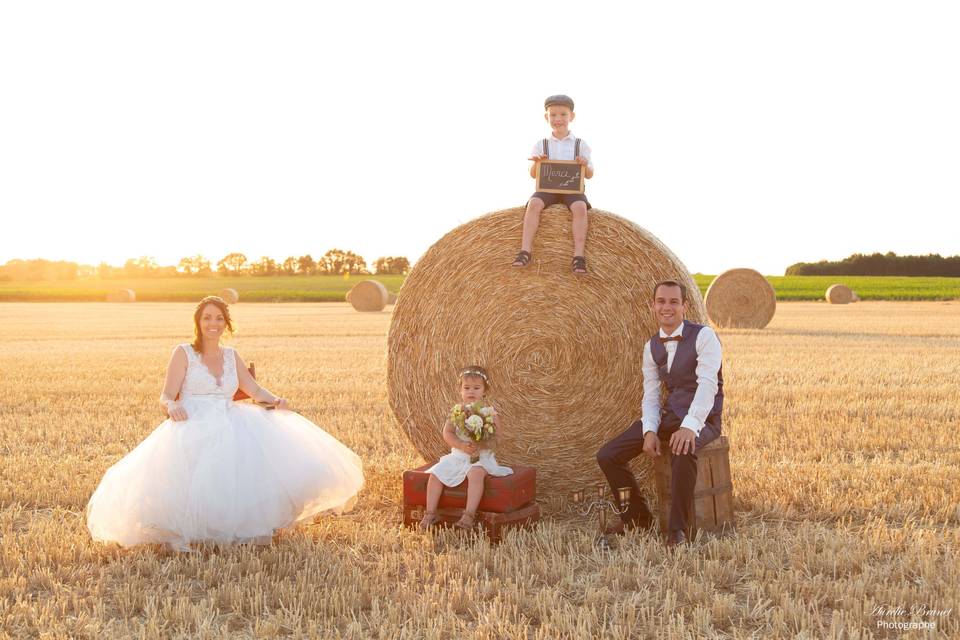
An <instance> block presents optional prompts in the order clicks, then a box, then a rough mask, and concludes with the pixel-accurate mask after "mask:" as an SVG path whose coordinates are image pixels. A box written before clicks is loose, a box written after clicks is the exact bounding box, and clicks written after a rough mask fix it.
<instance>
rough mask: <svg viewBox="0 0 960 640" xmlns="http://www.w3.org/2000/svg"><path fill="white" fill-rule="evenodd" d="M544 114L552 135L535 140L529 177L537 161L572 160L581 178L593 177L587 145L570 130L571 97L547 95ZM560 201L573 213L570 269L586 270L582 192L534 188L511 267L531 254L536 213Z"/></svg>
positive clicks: (537, 219) (527, 261) (586, 206)
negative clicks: (581, 171)
mask: <svg viewBox="0 0 960 640" xmlns="http://www.w3.org/2000/svg"><path fill="white" fill-rule="evenodd" d="M543 107H544V110H545V111H546V113H544V114H543V118H544V120H546V121H547V122H548V123H549V124H550V129H551V130H552V131H553V135H551V136H550V138H545V139H543V140H538V141H537V143H536V144H535V145H534V146H533V151H532V152H531V155H530V158H529V159H530V160H532V163H531V164H530V177H532V178H534V179H535V178H536V177H537V173H536V172H537V160H545V159H547V158H549V159H552V160H576V161H577V163H578V164H580V165H581V166H582V167H583V172H584V174H583V175H584V177H585V178H592V177H593V163H592V162H591V161H590V147H589V146H588V145H587V143H586V142H584V141H583V140H580V139H579V138H575V137H574V136H573V134H572V133H571V132H570V123H571V122H573V119H574V118H575V117H576V114H575V113H574V112H573V100H572V99H571V98H570V97H569V96H565V95H556V96H550V97H549V98H547V99H546V100H545V101H544V103H543ZM560 202H562V203H563V204H565V205H567V207H568V208H569V209H570V213H571V214H572V215H573V265H572V267H573V272H574V273H576V274H578V275H582V274H585V273H586V272H587V259H586V258H585V257H584V255H583V254H584V246H585V245H586V243H587V210H588V209H590V203H589V202H588V201H587V197H586V196H585V195H584V194H582V193H571V194H563V193H545V192H542V191H537V192H536V193H534V194H533V195H532V196H531V197H530V200H528V201H527V211H526V213H524V214H523V239H522V240H521V243H520V252H519V253H518V254H517V257H516V258H514V260H513V266H514V267H525V266H527V265H528V264H530V259H531V258H532V257H533V256H532V254H531V253H530V252H531V251H532V250H533V237H534V236H535V235H536V234H537V227H538V226H539V225H540V212H541V211H543V210H544V208H546V207H549V206H550V205H552V204H557V203H560Z"/></svg>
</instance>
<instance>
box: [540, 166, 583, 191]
mask: <svg viewBox="0 0 960 640" xmlns="http://www.w3.org/2000/svg"><path fill="white" fill-rule="evenodd" d="M583 167H584V165H581V164H579V163H578V162H577V161H576V160H537V191H543V192H544V193H583V178H584V176H583Z"/></svg>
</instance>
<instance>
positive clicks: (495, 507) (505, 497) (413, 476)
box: [403, 464, 537, 513]
mask: <svg viewBox="0 0 960 640" xmlns="http://www.w3.org/2000/svg"><path fill="white" fill-rule="evenodd" d="M431 466H433V465H432V464H425V465H423V466H422V467H418V468H416V469H410V470H408V471H404V472H403V504H404V506H408V505H409V506H421V507H422V506H424V505H426V504H427V480H428V479H429V478H430V474H429V473H427V472H426V469H429V468H430V467H431ZM536 497H537V470H536V469H534V468H533V467H524V466H521V465H514V466H513V474H512V475H509V476H501V477H494V476H487V477H486V478H485V479H484V483H483V495H482V496H481V497H480V506H479V507H478V508H477V510H478V511H491V512H494V513H507V512H510V511H516V510H517V509H519V508H520V507H522V506H524V505H527V504H530V503H531V502H533V500H534V499H536ZM466 504H467V481H466V480H464V481H463V482H461V483H460V484H458V485H457V486H455V487H444V488H443V493H441V494H440V505H439V506H440V508H441V509H443V508H457V507H459V508H463V507H465V506H466Z"/></svg>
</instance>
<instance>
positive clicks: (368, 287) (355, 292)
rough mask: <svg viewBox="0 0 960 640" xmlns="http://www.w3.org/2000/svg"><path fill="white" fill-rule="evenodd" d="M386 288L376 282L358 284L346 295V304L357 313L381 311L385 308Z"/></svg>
mask: <svg viewBox="0 0 960 640" xmlns="http://www.w3.org/2000/svg"><path fill="white" fill-rule="evenodd" d="M388 297H389V295H388V293H387V288H386V287H385V286H383V284H381V283H379V282H377V281H376V280H364V281H363V282H358V283H357V284H356V285H355V286H354V287H353V289H350V291H349V292H348V293H347V302H349V303H350V304H351V305H353V308H354V309H356V310H357V311H383V308H384V307H385V306H387V298H388Z"/></svg>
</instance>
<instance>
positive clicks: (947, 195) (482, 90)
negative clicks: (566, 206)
mask: <svg viewBox="0 0 960 640" xmlns="http://www.w3.org/2000/svg"><path fill="white" fill-rule="evenodd" d="M957 33H960V4H958V3H956V2H936V1H933V2H922V3H907V2H884V1H873V2H844V1H842V0H831V1H826V2H824V1H819V0H811V1H807V2H802V3H799V2H791V3H785V2H772V1H770V0H766V1H762V2H760V1H758V2H737V1H734V2H697V1H688V2H671V3H645V2H641V3H632V4H631V3H612V2H602V1H596V2H590V3H586V2H563V1H556V2H550V3H545V2H537V3H533V2H519V1H513V2H500V1H498V0H490V1H488V2H484V3H455V2H408V3H399V2H383V3H381V2H353V3H350V2H338V3H318V2H275V3H264V2H256V3H255V2H244V1H231V2H205V1H203V0H191V1H190V2H180V1H176V0H174V1H165V2H152V3H146V2H131V1H130V0H126V1H123V2H99V1H95V0H93V1H88V2H49V1H44V0H34V1H31V2H7V3H3V4H0V264H2V263H5V262H6V261H7V260H10V259H14V258H20V259H30V258H47V259H63V260H72V261H77V262H82V263H87V264H96V263H99V262H100V261H106V262H108V263H111V264H122V263H123V262H124V261H125V260H126V259H127V258H132V257H139V256H151V257H154V258H155V259H156V260H157V262H159V263H160V264H176V263H177V262H178V261H179V260H180V258H182V257H184V256H190V255H195V254H202V255H205V256H206V257H208V258H210V259H212V260H213V261H214V262H215V261H216V260H218V259H219V258H221V257H223V256H224V255H226V254H227V253H229V252H232V251H240V252H243V253H245V254H246V255H247V256H248V257H249V258H250V259H256V258H258V257H260V256H270V257H273V258H275V259H280V260H282V259H283V258H285V257H287V256H291V255H293V256H299V255H304V254H307V253H309V254H312V255H313V256H314V257H315V258H316V257H318V256H320V255H322V254H323V253H325V252H326V251H327V250H328V249H331V248H339V249H344V250H351V251H354V252H356V253H359V254H361V255H362V256H364V257H365V258H366V259H367V262H368V263H372V262H373V260H375V259H376V258H377V257H380V256H386V255H394V256H396V255H403V256H407V257H409V258H410V259H411V260H416V259H417V258H418V257H419V256H420V255H421V254H422V253H423V252H424V251H425V250H426V249H427V248H428V247H429V246H430V245H431V244H433V243H434V242H436V241H437V240H438V239H440V238H441V237H442V236H443V235H444V234H445V233H447V232H448V231H450V230H451V229H453V228H454V227H456V226H458V225H460V224H462V223H465V222H467V221H469V220H471V219H473V218H476V217H478V216H481V215H483V214H485V213H488V212H491V211H496V210H500V209H504V208H508V207H514V206H520V205H522V204H523V203H524V202H525V201H526V199H527V198H528V197H529V195H530V194H531V193H532V192H533V181H532V179H531V178H530V177H529V175H528V174H527V166H528V165H527V160H526V159H527V157H528V155H529V152H530V149H531V147H532V146H533V144H534V142H535V141H536V140H538V139H541V138H543V137H544V136H546V135H548V134H549V128H548V127H547V125H546V123H545V122H544V120H543V99H544V98H545V97H546V96H548V95H550V94H554V93H566V94H569V95H570V96H572V97H573V98H574V100H575V101H576V120H575V121H574V123H573V125H572V127H571V130H572V131H573V132H574V134H575V135H577V136H578V137H581V138H583V139H584V140H586V141H587V142H588V143H589V144H590V146H591V147H592V149H593V161H594V165H595V170H596V173H595V176H594V178H593V179H592V180H590V181H588V183H587V184H588V186H587V194H588V196H589V198H590V200H591V202H592V203H593V205H594V206H595V207H597V208H599V209H604V210H607V211H611V212H613V213H616V214H618V215H620V216H623V217H625V218H628V219H630V220H632V221H633V222H635V223H636V224H638V225H640V226H641V227H643V228H645V229H647V230H649V231H650V232H652V233H653V234H654V235H656V236H657V237H658V238H659V239H660V240H661V241H663V242H664V243H665V244H666V245H667V246H668V247H670V249H671V250H672V251H673V252H674V253H675V254H676V255H677V256H678V257H679V258H680V259H681V260H682V261H683V262H684V263H685V264H686V266H687V268H688V269H689V270H690V271H691V272H700V273H720V272H722V271H724V270H726V269H729V268H735V267H750V268H754V269H757V270H759V271H761V272H763V273H765V274H771V275H777V274H782V273H783V271H784V269H785V268H786V267H787V266H789V265H790V264H793V263H795V262H800V261H816V260H822V259H831V260H834V259H841V258H844V257H846V256H848V255H850V254H851V253H856V252H860V253H872V252H875V251H880V252H886V251H894V252H896V253H899V254H926V253H940V254H942V255H955V254H957V253H960V248H958V241H957V239H958V238H960V222H958V219H960V117H958V115H957V114H960V82H958V78H960V38H957V37H956V34H957ZM587 252H588V255H589V244H588V248H587ZM508 253H510V254H512V249H511V250H510V251H509V252H508ZM508 259H509V258H508Z"/></svg>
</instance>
